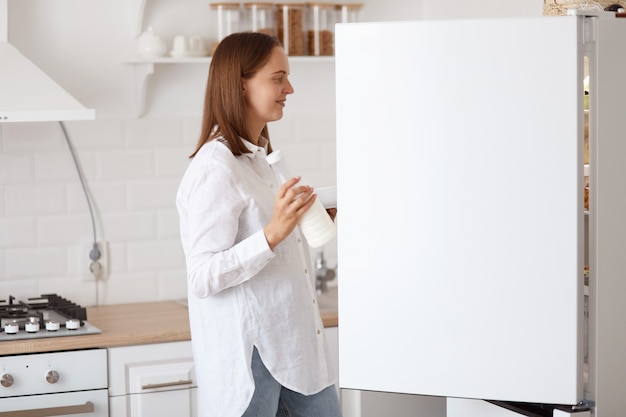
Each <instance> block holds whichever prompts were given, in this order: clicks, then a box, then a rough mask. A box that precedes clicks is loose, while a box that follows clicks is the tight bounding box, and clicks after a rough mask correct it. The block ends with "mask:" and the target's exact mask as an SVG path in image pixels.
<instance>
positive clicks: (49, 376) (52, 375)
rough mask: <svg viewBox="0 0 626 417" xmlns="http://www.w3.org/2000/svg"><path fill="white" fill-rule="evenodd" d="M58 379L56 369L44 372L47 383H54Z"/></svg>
mask: <svg viewBox="0 0 626 417" xmlns="http://www.w3.org/2000/svg"><path fill="white" fill-rule="evenodd" d="M58 380H59V373H58V372H57V371H48V372H46V381H48V384H55V383H56V382H57V381H58Z"/></svg>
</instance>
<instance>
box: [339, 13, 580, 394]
mask: <svg viewBox="0 0 626 417" xmlns="http://www.w3.org/2000/svg"><path fill="white" fill-rule="evenodd" d="M581 28H582V18H579V17H573V16H572V17H557V18H547V17H546V18H534V19H525V18H519V19H484V20H456V21H446V20H441V21H418V22H399V23H362V24H357V25H338V26H337V28H336V33H337V37H336V69H337V74H336V77H337V193H338V196H337V198H338V210H339V213H340V214H339V216H341V218H340V219H339V221H338V222H337V225H338V239H337V240H338V258H339V260H338V263H339V265H341V275H342V278H341V280H340V282H339V315H340V317H341V325H340V326H339V340H340V344H339V366H340V383H341V387H342V388H353V389H362V390H373V391H389V392H398V393H412V394H423V395H435V396H454V397H464V398H485V399H500V400H510V401H527V402H540V403H544V402H545V403H563V404H575V403H577V402H578V401H580V400H582V384H583V378H582V375H583V373H582V368H583V367H582V339H583V338H582V335H583V333H582V328H583V326H582V323H583V314H582V311H583V310H582V305H583V218H584V214H583V190H584V187H583V161H582V151H583V106H582V100H583V77H582V73H583V56H582V53H581V48H582V47H581V45H582V41H581V37H582V35H581V33H582V30H581Z"/></svg>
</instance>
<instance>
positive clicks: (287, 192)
mask: <svg viewBox="0 0 626 417" xmlns="http://www.w3.org/2000/svg"><path fill="white" fill-rule="evenodd" d="M299 181H300V177H295V178H291V179H289V180H288V181H287V182H285V183H284V184H283V185H281V187H280V188H279V189H278V193H277V194H276V198H275V199H274V213H273V214H272V218H271V220H270V222H269V223H268V224H267V226H265V228H264V229H263V232H264V233H265V239H266V240H267V243H268V244H269V247H270V249H271V250H274V248H275V247H276V245H278V244H279V243H280V242H282V241H283V240H285V238H286V237H287V236H289V234H290V233H291V232H292V231H293V229H294V228H295V227H296V226H297V224H298V222H299V221H300V218H301V217H302V215H303V214H304V213H306V211H307V210H308V209H309V208H310V207H311V206H312V205H313V202H314V201H315V198H316V196H315V195H313V187H310V186H308V185H296V184H298V182H299Z"/></svg>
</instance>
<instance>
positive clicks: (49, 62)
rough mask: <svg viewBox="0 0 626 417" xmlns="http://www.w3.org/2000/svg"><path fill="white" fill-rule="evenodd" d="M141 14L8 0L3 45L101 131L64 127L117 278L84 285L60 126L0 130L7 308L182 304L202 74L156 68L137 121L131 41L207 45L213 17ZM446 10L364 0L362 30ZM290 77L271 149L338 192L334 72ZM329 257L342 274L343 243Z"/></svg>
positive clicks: (425, 3) (312, 66)
mask: <svg viewBox="0 0 626 417" xmlns="http://www.w3.org/2000/svg"><path fill="white" fill-rule="evenodd" d="M456 2H457V3H458V4H457V5H456V6H454V7H453V9H454V10H456V11H457V12H459V13H460V12H463V13H466V14H467V13H471V12H472V11H473V12H475V13H479V14H489V13H491V12H490V10H491V9H490V8H489V7H491V8H496V7H497V10H501V8H500V4H501V0H500V1H498V0H491V1H490V2H489V3H487V4H488V5H490V6H489V7H486V6H484V5H483V3H485V2H484V1H480V0H473V1H463V2H461V1H460V0H456ZM138 3H140V1H139V0H91V1H84V0H9V1H8V5H9V23H8V26H9V41H10V42H11V43H13V44H14V45H15V46H16V47H18V48H19V49H20V50H21V51H22V52H23V53H24V54H25V55H26V56H27V57H29V58H30V59H31V60H32V61H33V62H35V63H36V64H37V65H39V66H40V67H41V68H42V69H44V70H45V71H46V72H47V73H48V74H49V75H50V76H51V77H52V78H54V79H55V80H56V81H57V82H58V83H59V84H61V85H62V86H63V87H65V88H66V89H67V90H68V91H69V92H70V93H71V94H72V95H74V96H75V97H76V98H77V99H78V100H79V101H80V102H82V103H83V104H84V105H86V106H87V107H89V108H95V109H96V117H97V120H95V121H85V122H68V123H67V124H66V126H67V128H68V131H69V134H70V137H71V139H72V141H73V143H74V146H75V148H76V150H77V153H78V156H79V160H80V163H81V165H82V169H83V171H84V174H85V177H86V179H87V185H88V188H89V190H90V193H91V196H92V198H93V200H92V201H93V204H94V208H95V212H96V221H97V234H98V240H104V241H107V242H108V243H109V246H108V259H109V262H110V273H109V274H108V278H107V280H106V281H104V282H101V283H99V284H98V287H96V283H95V282H93V281H90V280H89V278H88V277H89V273H88V270H87V266H88V261H89V260H88V248H89V242H90V241H91V239H92V232H91V220H90V217H89V212H88V210H87V205H86V202H85V199H84V196H83V195H82V189H81V187H80V183H79V181H78V177H77V174H76V172H75V169H74V166H73V162H72V159H71V156H70V153H69V151H68V148H67V146H66V144H65V142H64V138H63V136H62V132H61V129H60V126H59V125H58V124H57V123H32V124H31V123H25V124H2V125H0V299H3V298H5V297H7V296H8V295H9V294H12V295H16V296H33V295H36V294H39V293H47V292H57V293H59V294H60V295H63V296H65V297H67V298H70V299H72V300H73V301H76V302H79V303H81V304H83V305H94V304H97V303H99V304H115V303H122V302H139V301H152V300H165V299H177V298H182V297H184V296H185V269H184V259H183V255H182V251H181V248H180V244H179V240H178V223H177V222H178V217H177V213H176V209H175V205H174V194H175V191H176V187H177V185H178V181H179V179H180V177H181V175H182V173H183V171H184V169H185V166H186V164H187V155H188V154H189V153H190V152H191V150H192V149H193V147H194V145H195V142H196V139H197V135H198V132H199V128H200V120H199V117H200V113H201V106H202V97H203V94H204V86H205V82H206V74H207V70H208V65H207V64H193V65H157V66H156V67H155V72H154V74H153V75H152V76H150V77H149V84H148V93H147V101H146V102H147V106H146V110H147V111H146V114H145V115H144V116H143V117H137V116H136V113H135V112H136V109H137V105H138V103H139V102H140V100H139V98H138V97H137V95H138V91H139V90H140V89H139V88H138V84H137V79H136V75H137V73H139V72H140V70H141V67H137V66H135V65H131V64H128V61H129V60H130V59H132V57H133V56H134V50H135V37H136V36H137V35H138V33H139V32H141V31H143V30H144V29H146V28H147V27H148V26H149V25H150V26H152V27H153V28H154V30H155V31H157V32H158V33H159V34H160V35H162V37H163V38H164V39H165V40H166V41H167V42H168V44H171V40H172V38H173V36H174V35H176V34H179V33H180V34H185V35H201V36H203V37H205V38H206V39H207V40H208V41H209V42H210V41H213V40H214V39H215V35H216V30H215V24H214V20H215V15H214V14H213V12H212V11H211V10H210V8H209V7H208V2H206V1H204V0H185V1H168V0H147V1H146V4H147V6H146V10H145V21H144V23H143V24H142V25H140V24H139V23H138V17H137V13H136V11H137V4H138ZM502 3H504V2H502ZM537 3H538V0H526V1H524V0H518V1H513V0H509V1H508V2H507V4H510V7H511V8H509V9H508V10H509V11H510V10H513V11H514V12H515V13H519V14H522V11H521V8H520V6H519V5H520V4H522V5H524V7H526V8H527V9H528V10H530V9H532V7H530V5H536V4H537ZM450 4H454V2H453V3H450V2H446V7H443V6H441V5H440V2H439V0H414V1H411V0H395V1H382V0H368V1H366V2H365V6H364V8H363V11H362V20H370V21H380V20H400V19H402V20H406V19H417V18H421V17H426V18H439V17H446V16H447V15H448V12H449V9H448V8H449V7H450V6H449V5H450ZM472 4H473V5H474V8H471V7H469V5H472ZM540 4H542V3H540ZM481 5H482V6H481ZM522 8H523V7H522ZM498 13H501V11H500V12H498ZM524 13H528V11H527V10H524ZM539 13H540V12H539ZM373 55H375V51H373ZM291 72H292V76H291V78H292V82H293V84H294V86H295V90H296V94H294V95H293V96H290V97H289V99H288V103H287V108H286V112H285V117H284V118H283V120H281V121H279V122H275V123H273V124H272V125H271V126H270V132H271V135H272V140H273V143H274V147H275V148H280V149H282V150H283V151H284V152H286V153H287V155H289V158H290V160H291V161H290V164H291V165H293V166H299V167H300V168H301V170H302V174H303V175H304V176H305V177H306V178H308V179H309V180H310V182H312V183H313V184H314V185H317V186H325V185H331V184H334V183H335V168H336V167H335V119H334V117H335V116H334V112H335V103H334V91H335V90H334V83H335V79H334V63H333V62H332V61H323V62H313V63H302V62H292V64H291ZM364 87H365V88H367V87H368V86H364ZM0 93H1V92H0ZM355 143H358V138H355ZM339 217H340V216H339ZM325 250H326V251H327V259H328V261H329V265H330V266H334V262H336V261H335V260H336V245H335V243H334V242H332V243H330V244H329V245H327V247H326V248H325Z"/></svg>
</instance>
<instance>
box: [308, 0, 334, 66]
mask: <svg viewBox="0 0 626 417" xmlns="http://www.w3.org/2000/svg"><path fill="white" fill-rule="evenodd" d="M307 6H308V10H307V12H308V25H307V28H308V31H307V41H308V45H309V55H313V56H320V55H333V54H334V51H335V48H334V44H335V32H334V29H335V15H336V9H335V4H334V3H307Z"/></svg>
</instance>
